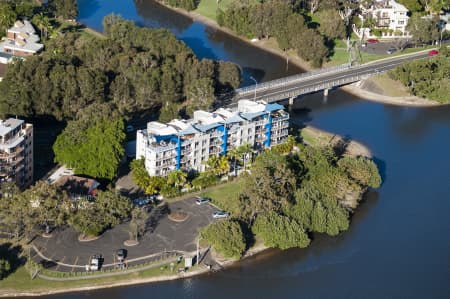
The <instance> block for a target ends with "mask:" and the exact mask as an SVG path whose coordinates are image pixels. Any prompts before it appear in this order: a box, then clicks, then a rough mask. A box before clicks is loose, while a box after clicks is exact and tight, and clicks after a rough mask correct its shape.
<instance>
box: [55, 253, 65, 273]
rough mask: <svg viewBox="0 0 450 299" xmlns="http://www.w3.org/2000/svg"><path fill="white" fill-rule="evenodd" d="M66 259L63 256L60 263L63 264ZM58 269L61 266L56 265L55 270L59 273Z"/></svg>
mask: <svg viewBox="0 0 450 299" xmlns="http://www.w3.org/2000/svg"><path fill="white" fill-rule="evenodd" d="M65 258H66V257H65V256H63V258H62V259H61V260H60V261H59V262H63V261H64V259H65ZM58 268H59V264H57V265H56V269H55V270H56V271H58Z"/></svg>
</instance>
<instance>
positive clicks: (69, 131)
mask: <svg viewBox="0 0 450 299" xmlns="http://www.w3.org/2000/svg"><path fill="white" fill-rule="evenodd" d="M124 140H125V133H124V125H123V121H122V120H120V119H118V120H114V119H111V120H110V119H90V120H88V121H85V120H77V121H70V122H69V123H68V124H67V127H66V128H65V129H64V131H63V132H62V133H61V135H59V136H58V138H57V139H56V142H55V144H54V145H53V151H54V152H55V161H56V162H58V163H60V164H65V165H68V166H69V167H72V168H74V171H75V173H77V174H85V175H89V176H92V177H96V178H105V179H112V178H113V177H114V176H115V175H116V172H117V167H118V166H119V162H120V159H121V158H122V156H123V154H124V149H123V142H124Z"/></svg>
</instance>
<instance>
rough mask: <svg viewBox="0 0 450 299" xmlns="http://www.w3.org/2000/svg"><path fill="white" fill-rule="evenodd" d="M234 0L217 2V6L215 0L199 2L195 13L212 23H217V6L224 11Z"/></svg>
mask: <svg viewBox="0 0 450 299" xmlns="http://www.w3.org/2000/svg"><path fill="white" fill-rule="evenodd" d="M234 1H235V0H221V1H219V4H218V5H217V1H215V0H201V1H200V3H199V4H198V6H197V9H196V10H195V12H197V13H199V14H201V15H203V16H205V17H207V18H210V19H212V20H214V21H217V17H216V11H217V6H218V7H219V8H220V9H221V10H223V11H225V10H226V9H227V7H228V5H230V4H231V3H233V2H234Z"/></svg>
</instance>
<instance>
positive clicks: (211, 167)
mask: <svg viewBox="0 0 450 299" xmlns="http://www.w3.org/2000/svg"><path fill="white" fill-rule="evenodd" d="M205 165H206V171H208V172H210V173H211V174H213V175H216V176H221V175H224V174H226V173H227V172H228V171H229V170H230V165H229V164H228V160H227V157H226V156H216V155H211V156H209V158H208V160H207V161H206V163H205Z"/></svg>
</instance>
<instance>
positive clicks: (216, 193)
mask: <svg viewBox="0 0 450 299" xmlns="http://www.w3.org/2000/svg"><path fill="white" fill-rule="evenodd" d="M243 188H244V186H243V180H242V179H236V180H234V181H231V182H229V183H226V184H223V185H221V186H220V187H219V188H215V189H213V190H211V191H206V192H204V193H201V196H206V197H209V198H211V201H212V203H213V204H215V205H217V206H218V207H219V208H221V209H223V210H225V211H228V212H230V213H231V214H232V215H233V214H234V215H236V214H238V213H239V211H240V209H241V207H240V205H239V202H238V200H237V198H238V195H239V193H240V192H242V190H243Z"/></svg>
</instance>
